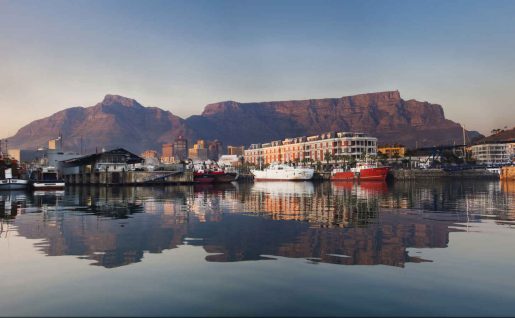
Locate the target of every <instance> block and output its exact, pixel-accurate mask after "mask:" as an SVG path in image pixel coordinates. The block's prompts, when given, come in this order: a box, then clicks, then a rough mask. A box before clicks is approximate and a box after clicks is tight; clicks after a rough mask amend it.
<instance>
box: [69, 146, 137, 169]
mask: <svg viewBox="0 0 515 318" xmlns="http://www.w3.org/2000/svg"><path fill="white" fill-rule="evenodd" d="M144 161H145V160H144V159H143V158H141V157H139V156H137V155H135V154H133V153H131V152H129V151H127V150H125V149H123V148H118V149H113V150H110V151H105V152H101V153H95V154H91V155H87V156H82V157H78V158H74V159H69V160H66V161H63V162H62V163H63V167H64V169H63V170H64V175H72V174H84V173H87V174H91V173H96V172H126V171H131V170H134V169H135V165H136V164H141V163H143V162H144Z"/></svg>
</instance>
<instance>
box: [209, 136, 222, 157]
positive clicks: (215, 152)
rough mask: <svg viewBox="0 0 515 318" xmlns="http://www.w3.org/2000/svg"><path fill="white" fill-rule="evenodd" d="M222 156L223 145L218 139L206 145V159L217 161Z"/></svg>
mask: <svg viewBox="0 0 515 318" xmlns="http://www.w3.org/2000/svg"><path fill="white" fill-rule="evenodd" d="M221 155H223V144H222V142H221V141H219V140H218V139H216V140H213V141H210V142H209V145H208V151H207V157H208V159H211V160H214V161H217V160H218V158H219V157H220V156H221Z"/></svg>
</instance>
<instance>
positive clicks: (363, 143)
mask: <svg viewBox="0 0 515 318" xmlns="http://www.w3.org/2000/svg"><path fill="white" fill-rule="evenodd" d="M244 152H245V155H244V156H245V161H246V162H248V163H251V164H255V165H257V164H259V163H260V161H261V162H262V163H263V164H270V163H273V162H283V163H284V162H303V161H308V160H309V161H311V162H317V161H320V162H323V161H326V154H329V155H330V158H329V159H330V160H333V159H334V158H335V156H338V157H342V158H343V157H344V156H345V157H348V158H354V159H357V158H360V157H361V156H363V155H370V156H376V155H377V138H375V137H370V136H367V135H366V134H364V133H353V132H329V133H324V134H320V135H315V136H309V137H296V138H287V139H284V140H277V141H272V142H269V143H264V144H253V145H251V146H250V147H249V149H246V150H245V151H244Z"/></svg>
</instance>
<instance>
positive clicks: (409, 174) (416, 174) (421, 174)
mask: <svg viewBox="0 0 515 318" xmlns="http://www.w3.org/2000/svg"><path fill="white" fill-rule="evenodd" d="M390 174H391V175H392V176H393V178H394V179H395V180H416V179H438V178H460V179H461V178H482V179H485V178H486V179H498V178H499V175H498V174H496V173H494V172H490V171H488V170H486V169H470V170H461V171H445V170H443V169H399V170H391V171H390Z"/></svg>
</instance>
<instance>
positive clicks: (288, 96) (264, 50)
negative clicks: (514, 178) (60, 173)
mask: <svg viewBox="0 0 515 318" xmlns="http://www.w3.org/2000/svg"><path fill="white" fill-rule="evenodd" d="M514 17H515V1H511V0H508V1H473V0H466V1H459V0H449V1H436V0H434V1H423V0H417V1H393V0H392V1H388V0H384V1H379V0H377V1H366V0H365V1H343V0H340V1H328V0H325V1H324V0H320V1H302V0H295V1H290V0H274V1H266V0H264V1H246V0H237V1H236V0H235V1H222V0H219V1H217V0H206V1H200V0H197V1H195V0H189V1H173V0H167V1H157V0H155V1H130V0H124V1H113V0H88V1H80V0H70V1H57V0H47V1H24V0H16V1H6V0H0V114H1V118H2V119H3V121H2V124H1V125H0V137H4V138H5V137H8V136H12V135H14V134H15V133H16V131H17V130H18V129H19V128H21V127H22V126H24V125H26V124H28V123H30V122H31V121H33V120H36V119H40V118H43V117H47V116H49V115H51V114H53V113H55V112H58V111H60V110H63V109H65V108H67V107H72V106H92V105H95V104H96V103H98V102H100V101H101V100H102V99H103V97H104V96H105V95H106V94H118V95H122V96H125V97H130V98H134V99H136V100H137V101H139V102H140V103H141V104H143V105H144V106H157V107H160V108H163V109H166V110H169V111H171V112H172V113H174V114H176V115H178V116H181V117H183V118H186V117H188V116H190V115H195V114H200V113H201V112H202V110H203V108H204V106H205V105H207V104H209V103H214V102H219V101H225V100H236V101H240V102H253V101H272V100H296V99H311V98H327V97H341V96H349V95H354V94H361V93H369V92H379V91H387V90H399V91H400V94H401V97H402V98H404V99H417V100H420V101H428V102H431V103H436V104H440V105H442V106H443V108H444V111H445V115H446V117H447V118H448V119H451V120H453V121H456V122H459V123H461V124H463V125H464V126H465V128H466V129H468V130H478V131H479V132H481V133H483V134H487V135H489V134H490V131H491V130H492V129H494V128H504V127H505V126H506V127H508V128H511V127H513V126H515V111H514V110H515V95H514V92H515V18H514Z"/></svg>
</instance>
